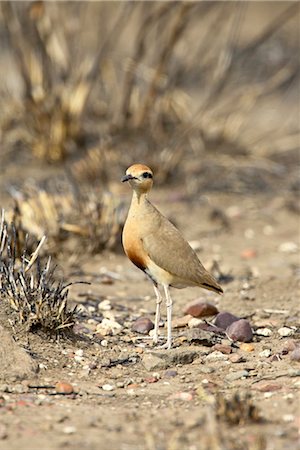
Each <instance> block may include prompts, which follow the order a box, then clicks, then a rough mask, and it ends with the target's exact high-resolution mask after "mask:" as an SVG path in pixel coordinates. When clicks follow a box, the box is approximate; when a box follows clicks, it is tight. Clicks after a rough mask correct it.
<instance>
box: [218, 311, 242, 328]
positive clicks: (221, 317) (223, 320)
mask: <svg viewBox="0 0 300 450" xmlns="http://www.w3.org/2000/svg"><path fill="white" fill-rule="evenodd" d="M237 320H240V318H239V317H237V316H234V315H233V314H231V313H230V312H227V311H224V312H221V313H219V314H218V315H217V317H216V319H215V325H216V326H217V327H219V328H222V330H226V328H228V327H229V326H230V325H231V324H232V323H233V322H236V321H237Z"/></svg>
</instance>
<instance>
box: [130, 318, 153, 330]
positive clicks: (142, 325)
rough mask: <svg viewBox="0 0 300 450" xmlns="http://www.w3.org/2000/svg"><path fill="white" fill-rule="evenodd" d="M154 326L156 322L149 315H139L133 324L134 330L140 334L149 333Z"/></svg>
mask: <svg viewBox="0 0 300 450" xmlns="http://www.w3.org/2000/svg"><path fill="white" fill-rule="evenodd" d="M153 328H154V323H153V322H152V320H150V319H148V317H139V318H138V319H136V321H135V322H134V323H133V325H132V331H135V332H136V333H140V334H148V333H149V331H150V330H153Z"/></svg>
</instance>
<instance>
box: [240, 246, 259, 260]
mask: <svg viewBox="0 0 300 450" xmlns="http://www.w3.org/2000/svg"><path fill="white" fill-rule="evenodd" d="M256 256H257V252H256V250H254V249H253V248H246V249H245V250H243V251H242V253H241V258H242V259H253V258H256Z"/></svg>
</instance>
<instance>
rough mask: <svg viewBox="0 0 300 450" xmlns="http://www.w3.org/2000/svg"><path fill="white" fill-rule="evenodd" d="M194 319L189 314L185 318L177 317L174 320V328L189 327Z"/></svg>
mask: <svg viewBox="0 0 300 450" xmlns="http://www.w3.org/2000/svg"><path fill="white" fill-rule="evenodd" d="M191 319H192V316H190V315H189V314H187V315H186V316H183V317H175V318H174V319H173V320H172V328H174V329H175V328H184V327H186V326H187V325H188V323H189V321H190V320H191Z"/></svg>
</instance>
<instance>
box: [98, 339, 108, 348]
mask: <svg viewBox="0 0 300 450" xmlns="http://www.w3.org/2000/svg"><path fill="white" fill-rule="evenodd" d="M100 344H101V345H102V347H107V346H108V341H107V340H106V339H102V341H101V342H100Z"/></svg>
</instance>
